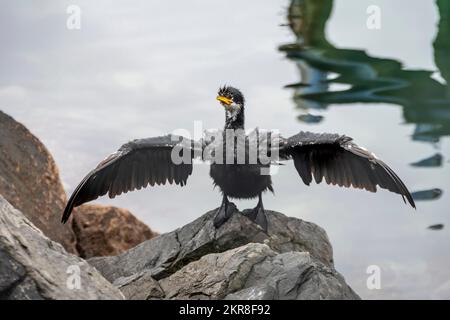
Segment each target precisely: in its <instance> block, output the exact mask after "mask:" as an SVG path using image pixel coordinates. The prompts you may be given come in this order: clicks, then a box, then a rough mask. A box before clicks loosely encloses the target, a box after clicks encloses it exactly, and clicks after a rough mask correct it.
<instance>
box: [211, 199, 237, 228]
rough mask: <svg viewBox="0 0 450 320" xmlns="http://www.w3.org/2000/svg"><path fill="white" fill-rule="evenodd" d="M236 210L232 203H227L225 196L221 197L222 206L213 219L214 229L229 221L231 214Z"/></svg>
mask: <svg viewBox="0 0 450 320" xmlns="http://www.w3.org/2000/svg"><path fill="white" fill-rule="evenodd" d="M235 210H236V206H235V205H234V203H232V202H229V201H228V198H227V196H226V194H224V195H223V200H222V204H221V205H220V208H219V209H218V210H217V213H216V217H215V218H214V227H216V229H217V228H220V226H221V225H223V224H224V223H225V222H226V221H227V220H228V219H230V217H231V215H232V214H233V212H234V211H235Z"/></svg>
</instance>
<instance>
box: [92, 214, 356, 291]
mask: <svg viewBox="0 0 450 320" xmlns="http://www.w3.org/2000/svg"><path fill="white" fill-rule="evenodd" d="M215 212H216V210H212V211H210V212H208V213H206V214H204V215H203V216H201V217H200V218H198V219H197V220H195V221H193V222H192V223H190V224H187V225H186V226H184V227H182V228H180V229H177V230H175V231H172V232H170V233H166V234H162V235H159V236H158V237H156V238H153V239H151V240H148V241H145V242H143V243H141V244H140V245H138V246H137V247H135V248H132V249H130V250H128V251H126V252H124V253H123V254H120V255H118V256H114V257H97V258H91V259H89V260H88V261H89V263H91V264H92V265H93V266H95V267H96V268H97V270H99V271H100V272H101V273H102V274H103V275H104V276H105V278H107V279H108V280H109V281H111V282H113V283H114V285H116V286H117V287H118V288H120V289H121V290H122V292H123V293H124V294H125V296H126V297H127V298H129V299H153V298H166V299H184V298H189V299H359V297H358V295H357V294H356V293H355V292H353V290H352V289H351V288H350V287H349V286H348V285H347V284H346V283H345V280H344V278H343V277H342V276H341V275H340V274H339V273H338V272H337V271H336V270H335V269H334V265H333V251H332V247H331V244H330V242H329V240H328V237H327V235H326V233H325V231H324V230H323V229H322V228H320V227H318V226H317V225H315V224H313V223H310V222H306V221H303V220H300V219H296V218H289V217H286V216H285V215H283V214H281V213H277V212H273V211H266V214H267V218H268V225H269V227H268V233H267V234H266V233H265V232H264V231H263V230H262V229H261V228H260V227H259V226H258V225H256V224H255V223H253V222H252V221H250V220H249V219H248V218H247V217H246V216H245V214H246V213H247V211H244V212H243V213H241V212H238V211H236V212H235V213H234V214H233V216H232V217H231V219H230V220H228V221H227V222H226V223H225V224H224V225H222V226H221V227H220V228H219V229H217V230H216V229H215V228H214V226H213V218H214V214H215Z"/></svg>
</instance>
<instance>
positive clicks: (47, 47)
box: [0, 0, 450, 299]
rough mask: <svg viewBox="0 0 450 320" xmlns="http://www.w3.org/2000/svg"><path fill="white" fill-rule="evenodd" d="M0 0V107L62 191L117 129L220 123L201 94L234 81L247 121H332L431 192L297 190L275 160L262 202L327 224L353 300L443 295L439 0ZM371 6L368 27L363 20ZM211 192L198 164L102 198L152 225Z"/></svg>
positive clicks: (120, 137) (444, 130) (446, 28)
mask: <svg viewBox="0 0 450 320" xmlns="http://www.w3.org/2000/svg"><path fill="white" fill-rule="evenodd" d="M0 3H1V6H2V10H1V11H0V41H1V46H2V49H1V50H0V68H1V70H2V72H1V73H0V109H2V110H3V111H5V112H7V113H9V114H11V115H12V116H14V117H15V118H16V119H17V120H19V121H21V122H23V123H24V124H25V125H27V126H28V127H29V128H30V129H31V131H33V132H34V133H35V134H36V135H37V136H38V137H39V138H41V139H42V140H43V141H44V143H45V144H46V145H47V146H48V148H49V149H50V150H51V151H52V153H53V154H54V156H55V158H56V161H57V163H58V165H59V168H60V171H61V176H62V178H63V180H64V184H65V187H66V189H67V190H68V191H69V192H71V191H72V190H73V188H74V187H75V186H76V184H77V183H78V182H79V180H80V179H81V178H82V176H84V174H85V173H86V172H88V171H89V170H90V169H91V168H93V167H94V166H95V165H96V164H97V163H98V161H99V160H101V159H103V158H104V156H106V155H107V154H109V153H110V152H112V151H114V150H115V149H116V148H117V147H119V146H120V145H121V144H122V143H124V142H126V141H128V140H130V139H133V138H138V137H148V136H153V135H159V134H165V133H168V132H171V131H172V130H174V129H178V128H185V129H188V130H193V123H194V120H202V121H203V125H204V127H205V128H217V127H222V125H223V118H224V115H223V110H222V108H221V107H220V106H219V105H218V104H217V103H216V101H215V100H214V98H215V95H216V90H217V88H218V86H219V85H221V84H224V83H228V84H232V85H235V86H237V87H239V88H241V89H242V91H243V92H244V94H245V95H246V98H247V104H248V105H247V108H246V120H247V127H249V128H251V127H255V126H259V127H261V128H265V129H279V130H280V131H281V133H282V134H284V135H285V136H289V135H292V134H295V133H296V132H298V131H299V130H311V131H329V132H339V133H345V134H347V135H350V136H352V137H354V138H355V140H356V142H357V143H359V144H360V145H363V146H365V147H367V148H368V149H370V150H372V151H374V152H375V153H376V154H377V155H378V156H379V157H381V158H382V159H383V160H385V161H386V162H387V163H389V164H390V165H391V166H392V167H393V168H394V169H395V170H396V171H397V172H398V174H399V175H400V176H401V177H402V179H403V180H404V181H405V183H406V184H407V185H408V186H409V188H410V189H411V191H424V190H425V191H426V190H430V189H439V190H441V191H442V194H441V196H440V197H436V196H435V197H433V198H434V199H431V200H423V201H418V202H417V205H418V209H417V211H414V210H412V209H410V208H409V207H407V206H405V205H404V204H403V202H402V201H401V198H400V197H399V196H397V195H395V194H391V193H388V192H383V191H382V192H378V193H376V194H371V193H368V192H363V191H356V190H348V189H339V188H337V187H331V186H327V185H319V186H317V185H314V186H312V187H306V186H304V185H303V184H302V182H301V180H300V178H299V177H298V176H297V173H296V171H295V168H294V167H293V166H292V165H288V166H285V167H282V168H281V170H280V171H279V173H278V174H277V175H276V176H274V178H273V180H274V186H275V191H276V195H275V196H273V195H271V194H267V195H266V196H265V207H266V208H268V209H273V210H277V211H281V212H284V213H285V214H287V215H290V216H295V217H299V218H302V219H305V220H309V221H313V222H315V223H317V224H319V225H321V226H322V227H324V228H325V229H326V230H327V232H328V235H329V237H330V239H331V242H332V243H333V247H334V255H335V261H336V268H337V269H338V270H339V271H340V272H341V273H342V274H343V275H344V276H345V278H346V279H347V281H348V283H349V284H350V285H351V286H352V287H353V288H354V289H355V290H356V291H357V292H358V293H359V294H360V295H361V296H362V297H363V298H388V299H389V298H450V268H449V266H450V253H449V252H450V233H449V229H448V227H450V212H449V211H448V210H449V209H448V204H449V196H448V194H449V191H450V179H449V173H450V169H449V167H450V166H449V158H448V156H449V153H450V152H449V151H450V144H449V139H448V135H449V134H450V89H449V86H448V85H447V83H448V81H449V80H450V60H449V59H450V20H449V19H450V18H449V14H450V6H449V4H448V1H445V0H441V1H437V2H436V1H432V0H429V1H425V0H420V1H419V0H416V1H411V0H396V1H392V0H384V1H381V0H378V1H377V0H370V1H365V0H351V1H350V0H346V1H343V0H341V1H331V0H328V1H316V0H314V1H292V3H290V2H289V1H288V0H283V1H272V2H269V1H265V2H264V3H263V2H262V1H256V0H252V1H245V2H243V1H227V3H224V2H223V1H220V2H219V1H209V0H208V1H207V0H204V1H189V3H187V2H185V1H172V2H167V3H162V2H156V1H152V2H150V1H133V3H131V2H127V5H126V4H125V3H122V2H118V1H114V2H113V1H96V2H95V6H94V4H93V2H91V1H76V0H73V1H70V2H65V1H58V2H56V1H39V2H31V1H29V2H27V3H25V2H20V3H19V2H17V1H12V0H11V1H9V0H7V1H5V0H2V1H1V2H0ZM69 4H76V5H79V6H80V8H81V10H82V20H81V30H72V31H70V30H68V29H67V28H66V19H67V14H66V8H67V5H69ZM371 4H376V5H378V6H379V7H380V9H381V29H379V30H369V29H368V28H367V27H366V19H367V17H368V15H367V14H366V9H367V7H368V6H369V5H371ZM430 157H431V158H430ZM428 158H430V159H428ZM422 160H424V161H422ZM412 163H415V165H411V164H412ZM430 194H431V195H436V194H438V193H436V192H435V193H429V192H425V193H421V194H420V195H419V196H420V197H422V198H428V197H429V196H430ZM220 201H221V199H220V195H219V193H218V192H217V190H213V188H212V184H211V181H210V180H209V178H208V168H207V167H206V166H202V165H199V166H196V167H195V168H194V174H193V175H192V176H191V178H190V179H189V181H188V187H187V188H182V189H180V188H179V187H172V186H167V187H161V188H155V189H147V190H144V191H140V192H135V193H131V194H128V195H126V196H122V197H119V198H117V199H114V200H109V199H101V200H100V201H99V202H100V203H105V204H114V205H117V206H121V207H125V208H129V209H130V210H131V211H132V212H134V213H135V214H136V215H137V216H138V217H139V218H140V219H142V220H143V221H145V222H146V223H148V224H149V225H150V226H152V227H153V228H154V229H156V230H159V231H161V232H165V231H170V230H172V229H174V228H177V227H179V226H181V225H183V224H185V223H187V222H189V221H191V220H193V219H194V218H196V217H198V216H199V215H201V214H202V213H204V212H206V211H208V210H210V209H212V208H215V207H217V206H218V205H219V204H220ZM237 204H238V207H240V208H241V209H243V208H249V207H253V206H254V205H255V201H243V202H238V203H237ZM435 224H443V225H444V228H443V229H441V230H430V229H428V226H430V225H435ZM369 265H377V266H379V267H380V268H381V289H380V290H369V289H367V287H366V279H367V276H368V275H367V274H366V269H367V267H368V266H369Z"/></svg>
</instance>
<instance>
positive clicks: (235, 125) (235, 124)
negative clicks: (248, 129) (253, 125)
mask: <svg viewBox="0 0 450 320" xmlns="http://www.w3.org/2000/svg"><path fill="white" fill-rule="evenodd" d="M225 129H244V108H242V109H241V110H239V111H237V112H236V113H233V112H232V111H226V112H225Z"/></svg>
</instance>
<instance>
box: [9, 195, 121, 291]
mask: <svg viewBox="0 0 450 320" xmlns="http://www.w3.org/2000/svg"><path fill="white" fill-rule="evenodd" d="M0 299H14V300H16V299H21V300H23V299H27V300H28V299H33V300H36V299H49V300H56V299H123V295H122V294H121V292H120V291H119V290H118V289H117V288H115V287H114V286H113V285H111V284H110V283H109V282H108V281H107V280H106V279H104V278H103V277H102V276H101V275H100V274H99V273H98V271H97V270H95V269H94V268H93V267H92V266H90V265H89V264H88V263H87V262H86V261H85V260H83V259H81V258H79V257H77V256H75V255H72V254H70V253H68V252H66V250H64V248H63V247H62V246H61V245H60V244H59V243H56V242H54V241H52V240H50V239H49V238H47V237H46V236H45V235H44V234H43V233H42V232H41V231H40V230H39V229H38V228H36V227H35V226H34V225H33V224H32V223H31V222H30V220H28V219H27V218H26V217H25V216H24V215H23V214H22V213H21V212H20V211H18V210H16V209H15V208H13V207H12V206H11V205H10V204H9V203H8V202H7V201H6V200H5V199H4V198H3V197H2V196H0Z"/></svg>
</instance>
